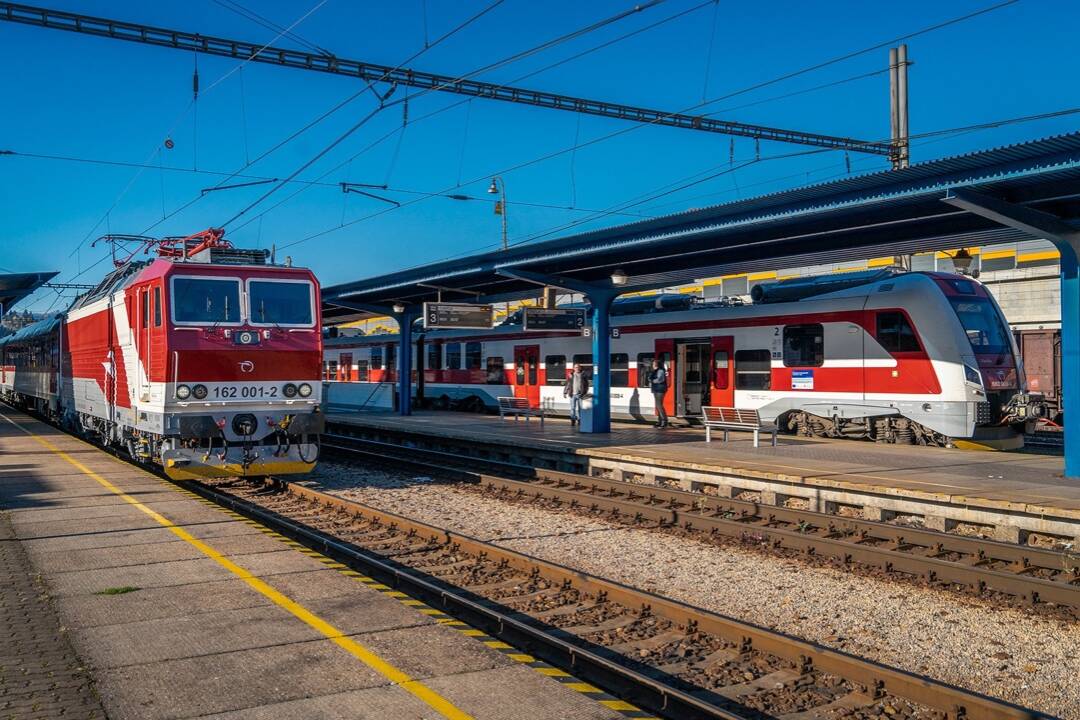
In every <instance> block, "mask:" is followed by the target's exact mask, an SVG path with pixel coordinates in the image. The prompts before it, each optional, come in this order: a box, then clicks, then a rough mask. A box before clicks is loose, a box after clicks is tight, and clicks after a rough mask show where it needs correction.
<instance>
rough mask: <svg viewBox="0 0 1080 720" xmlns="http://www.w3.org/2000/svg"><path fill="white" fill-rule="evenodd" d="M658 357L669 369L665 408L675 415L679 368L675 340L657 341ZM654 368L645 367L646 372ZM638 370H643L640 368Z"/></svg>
mask: <svg viewBox="0 0 1080 720" xmlns="http://www.w3.org/2000/svg"><path fill="white" fill-rule="evenodd" d="M656 359H657V360H658V361H659V362H660V365H661V366H662V367H663V368H664V369H665V370H667V375H668V386H667V393H665V394H664V410H665V411H666V412H667V414H668V415H669V416H671V417H674V416H675V385H676V383H675V373H676V372H678V368H676V367H675V341H674V340H672V339H663V340H657V341H656ZM651 370H652V368H645V370H644V372H646V373H647V372H650V371H651ZM638 372H642V370H641V369H640V368H639V369H638Z"/></svg>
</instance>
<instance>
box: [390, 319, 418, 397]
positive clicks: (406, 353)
mask: <svg viewBox="0 0 1080 720" xmlns="http://www.w3.org/2000/svg"><path fill="white" fill-rule="evenodd" d="M394 317H395V318H396V319H397V321H398V328H399V329H398V415H412V323H413V319H414V318H415V317H416V316H415V315H414V314H413V313H409V312H403V313H396V314H395V315H394Z"/></svg>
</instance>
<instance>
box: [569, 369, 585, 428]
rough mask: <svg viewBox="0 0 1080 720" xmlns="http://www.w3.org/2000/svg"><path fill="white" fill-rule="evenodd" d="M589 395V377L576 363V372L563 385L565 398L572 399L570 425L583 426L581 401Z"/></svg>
mask: <svg viewBox="0 0 1080 720" xmlns="http://www.w3.org/2000/svg"><path fill="white" fill-rule="evenodd" d="M588 394H589V377H588V376H587V375H586V374H585V373H583V372H582V371H581V365H580V364H578V363H574V371H573V372H572V373H571V374H570V377H569V378H567V380H566V384H565V385H563V397H567V398H570V424H571V425H580V424H581V400H582V398H584V397H585V396H586V395H588Z"/></svg>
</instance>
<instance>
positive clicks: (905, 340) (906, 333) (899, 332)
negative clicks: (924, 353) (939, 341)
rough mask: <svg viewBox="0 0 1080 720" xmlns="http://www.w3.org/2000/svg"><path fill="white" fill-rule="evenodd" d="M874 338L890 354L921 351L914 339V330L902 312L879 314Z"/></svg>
mask: <svg viewBox="0 0 1080 720" xmlns="http://www.w3.org/2000/svg"><path fill="white" fill-rule="evenodd" d="M874 338H875V339H877V341H878V342H879V343H880V344H881V347H883V348H885V349H886V350H887V351H889V352H891V353H893V352H918V351H919V350H921V349H922V348H920V347H919V340H918V338H916V337H915V328H913V327H911V323H910V322H908V319H907V315H904V313H902V312H879V313H878V314H877V327H876V332H875V333H874Z"/></svg>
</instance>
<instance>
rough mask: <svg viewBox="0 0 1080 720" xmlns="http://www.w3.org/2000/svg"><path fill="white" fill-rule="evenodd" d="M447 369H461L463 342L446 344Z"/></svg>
mask: <svg viewBox="0 0 1080 720" xmlns="http://www.w3.org/2000/svg"><path fill="white" fill-rule="evenodd" d="M446 369H447V370H460V369H461V343H448V344H447V346H446Z"/></svg>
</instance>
